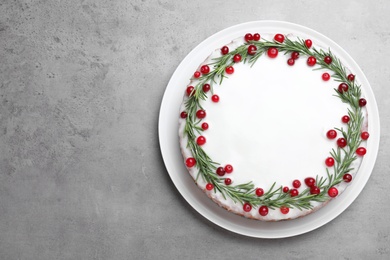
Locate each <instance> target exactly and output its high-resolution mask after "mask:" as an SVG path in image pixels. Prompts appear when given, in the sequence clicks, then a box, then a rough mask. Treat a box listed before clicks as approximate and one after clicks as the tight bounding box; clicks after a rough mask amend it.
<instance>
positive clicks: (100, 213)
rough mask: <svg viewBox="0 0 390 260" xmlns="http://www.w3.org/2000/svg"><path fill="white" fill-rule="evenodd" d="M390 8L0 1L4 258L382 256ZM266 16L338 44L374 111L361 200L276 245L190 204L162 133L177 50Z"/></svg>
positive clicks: (386, 253)
mask: <svg viewBox="0 0 390 260" xmlns="http://www.w3.org/2000/svg"><path fill="white" fill-rule="evenodd" d="M370 2H371V3H370ZM389 14H390V4H389V3H388V2H387V1H384V0H382V1H254V0H252V1H226V0H225V1H202V2H196V1H175V2H174V1H163V0H161V1H144V0H143V1H141V0H131V1H125V0H121V1H119V0H117V1H109V0H86V1H60V0H57V1H54V0H53V1H46V0H37V1H31V0H30V1H28V0H15V1H11V0H2V1H0V259H183V258H192V259H205V258H214V259H223V258H241V257H245V258H249V259H256V258H263V257H265V258H278V259H281V258H289V259H311V258H320V259H321V258H325V257H332V258H336V259H368V258H370V259H389V258H390V246H389V245H390V237H389V235H390V224H389V220H390V217H389V215H388V214H389V212H390V203H389V200H390V197H389V191H390V188H389V184H390V177H389V170H390V166H389V162H388V160H389V156H390V148H389V147H390V146H389V143H390V134H389V132H390V120H389V119H390V98H389V96H390V95H389V87H390V86H389V82H390V73H389V70H390V29H389V23H390V16H389ZM262 19H271V20H284V21H290V22H294V23H298V24H301V25H304V26H307V27H310V28H312V29H314V30H317V31H319V32H321V33H323V34H325V35H326V36H328V37H330V38H331V39H333V40H334V41H336V42H337V43H339V44H340V45H341V46H342V47H343V48H344V49H345V50H346V51H347V52H349V53H350V54H351V56H352V57H353V58H354V59H355V60H356V61H357V63H358V64H359V65H360V66H361V68H362V69H363V71H364V73H365V74H366V76H367V78H368V79H369V81H370V83H371V85H372V88H373V91H374V93H375V95H376V98H377V102H378V106H379V111H380V116H381V146H380V150H379V155H378V159H377V163H376V166H375V169H374V171H373V173H372V177H371V178H370V180H369V182H368V184H367V185H366V187H365V189H364V190H363V192H362V193H361V194H360V196H359V197H358V199H357V200H356V201H355V202H354V203H353V204H352V205H351V206H350V207H349V208H348V209H347V210H346V211H345V212H344V213H343V214H342V215H341V216H339V217H338V218H336V219H335V220H333V221H332V222H330V223H329V224H327V225H325V226H323V227H321V228H319V229H317V230H315V231H313V232H310V233H307V234H305V235H301V236H298V237H294V238H287V239H280V240H262V239H253V238H248V237H244V236H240V235H237V234H233V233H231V232H229V231H226V230H224V229H222V228H219V227H218V226H216V225H214V224H212V223H210V222H209V221H207V220H206V219H205V218H203V217H202V216H200V215H199V214H198V213H197V212H196V211H194V210H193V209H192V208H191V207H190V206H189V205H188V204H187V203H186V201H185V200H184V199H183V198H182V197H181V195H180V194H179V193H178V192H177V190H176V188H175V186H174V185H173V184H172V182H171V180H170V179H169V175H168V174H167V172H166V169H165V167H164V164H163V161H162V158H161V155H160V150H159V144H158V135H157V122H158V113H159V106H160V103H161V99H162V96H163V93H164V90H165V87H166V85H167V83H168V81H169V78H170V76H171V75H172V73H173V71H174V70H175V68H176V67H177V66H178V64H179V62H180V61H181V60H182V59H183V58H184V57H185V56H186V54H187V53H188V52H189V51H191V50H192V49H193V48H194V47H195V46H196V45H197V44H199V43H200V42H201V41H203V40H204V39H205V38H207V37H208V36H210V35H212V34H214V33H215V32H217V31H220V30H222V29H224V28H226V27H229V26H232V25H235V24H238V23H242V22H247V21H253V20H262ZM223 256H224V257H223Z"/></svg>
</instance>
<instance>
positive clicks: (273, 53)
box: [267, 47, 279, 58]
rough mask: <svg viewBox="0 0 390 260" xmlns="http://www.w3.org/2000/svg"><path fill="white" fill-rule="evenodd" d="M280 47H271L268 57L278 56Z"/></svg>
mask: <svg viewBox="0 0 390 260" xmlns="http://www.w3.org/2000/svg"><path fill="white" fill-rule="evenodd" d="M278 52H279V51H278V49H277V48H275V47H271V48H269V49H268V51H267V54H268V57H270V58H276V56H278Z"/></svg>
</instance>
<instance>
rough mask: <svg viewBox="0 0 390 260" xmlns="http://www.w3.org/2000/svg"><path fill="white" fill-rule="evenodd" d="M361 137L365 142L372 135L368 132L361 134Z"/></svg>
mask: <svg viewBox="0 0 390 260" xmlns="http://www.w3.org/2000/svg"><path fill="white" fill-rule="evenodd" d="M360 137H361V138H362V139H363V140H367V139H368V138H369V137H370V134H369V133H368V132H363V133H361V135H360Z"/></svg>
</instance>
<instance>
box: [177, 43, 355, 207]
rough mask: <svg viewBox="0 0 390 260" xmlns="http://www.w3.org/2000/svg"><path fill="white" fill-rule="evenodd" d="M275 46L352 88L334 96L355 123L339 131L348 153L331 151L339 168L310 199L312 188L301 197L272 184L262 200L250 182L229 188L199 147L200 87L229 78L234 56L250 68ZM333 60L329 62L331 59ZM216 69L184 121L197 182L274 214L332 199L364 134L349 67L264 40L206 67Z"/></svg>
mask: <svg viewBox="0 0 390 260" xmlns="http://www.w3.org/2000/svg"><path fill="white" fill-rule="evenodd" d="M249 45H254V46H256V48H257V50H256V52H255V53H254V54H253V55H249V54H248V46H249ZM271 47H275V48H277V49H278V51H279V52H284V54H289V53H292V52H294V51H296V52H298V53H299V54H300V55H305V56H308V57H310V56H313V57H315V58H316V61H317V64H318V65H319V66H320V68H319V69H327V70H330V71H332V72H333V75H332V77H333V78H334V79H335V80H336V81H339V82H343V83H346V84H347V85H348V91H346V92H342V93H341V92H339V91H338V90H337V89H335V92H336V94H335V96H337V97H339V98H340V99H341V101H342V102H344V103H347V104H348V105H349V108H348V115H349V117H350V118H351V120H350V121H349V122H348V124H347V129H346V130H345V129H343V128H341V129H339V128H335V129H336V130H337V131H339V132H340V133H341V134H342V135H343V137H344V138H345V139H346V140H347V146H346V147H345V148H339V147H338V148H337V149H336V150H335V149H332V151H331V152H330V155H331V157H333V158H334V160H335V164H334V166H333V168H334V171H333V173H332V174H330V173H329V171H328V169H326V170H327V178H324V177H321V178H318V177H317V179H316V184H315V185H316V186H317V187H318V188H319V189H320V193H319V194H311V193H310V188H306V189H305V190H303V191H302V192H300V193H299V194H298V195H297V196H291V195H290V193H285V192H283V191H282V186H276V183H274V184H273V185H272V186H271V188H269V190H268V191H266V192H265V193H264V195H263V196H260V197H258V196H257V195H256V194H255V191H256V188H255V187H254V184H253V183H252V182H248V183H245V184H239V185H235V186H233V185H229V186H228V185H225V184H224V179H225V178H221V177H220V176H218V175H217V174H216V169H217V167H218V166H219V164H218V163H217V162H214V161H212V159H211V158H210V157H209V156H208V155H207V154H206V152H205V151H204V150H203V149H202V148H201V147H200V146H199V145H197V143H196V133H198V134H201V132H202V131H203V129H202V128H201V127H199V126H198V124H199V122H200V121H201V120H200V119H197V118H196V112H197V111H198V110H199V109H203V108H202V106H201V103H200V102H201V100H206V99H207V95H206V93H205V92H204V91H203V89H202V86H203V85H204V84H206V83H208V84H210V86H211V87H212V86H213V84H214V83H216V82H217V80H219V83H222V80H223V79H224V78H226V77H227V76H226V75H225V69H226V68H227V67H228V66H233V65H234V61H233V57H234V55H236V54H239V55H240V56H241V61H242V62H244V63H249V64H250V65H251V66H252V65H253V64H254V63H255V62H256V61H257V60H258V59H259V58H260V57H261V56H262V55H263V54H264V52H266V51H267V50H268V49H269V48H271ZM325 57H330V58H331V62H330V63H329V62H328V63H327V62H325V61H324V59H325ZM328 59H329V58H328ZM208 65H209V66H210V67H213V69H210V72H209V73H207V74H203V75H202V76H201V77H199V78H198V83H197V84H196V86H195V87H194V90H193V91H192V93H191V94H190V95H189V97H188V100H186V103H185V107H186V112H187V114H188V116H187V118H186V124H185V128H184V134H185V135H186V136H187V137H188V148H189V149H190V150H191V152H192V155H193V157H194V159H195V160H196V167H197V168H198V169H199V172H198V175H197V177H196V181H197V180H198V178H199V177H202V178H203V180H204V181H205V182H207V183H211V184H213V186H214V192H216V191H219V192H220V193H221V194H222V195H223V197H224V198H225V199H226V197H230V198H231V199H232V200H233V201H234V202H236V203H237V202H239V203H241V204H244V203H249V204H250V205H252V206H253V207H259V206H262V205H264V206H267V207H269V208H270V209H274V208H280V207H282V206H284V207H289V208H297V209H300V210H302V209H311V208H312V207H313V206H312V204H311V202H314V201H316V202H324V201H326V200H328V199H329V196H328V194H327V191H328V190H329V188H331V187H333V186H335V185H337V184H339V183H340V182H341V181H342V180H343V175H344V174H345V173H347V172H349V171H351V170H352V169H353V168H351V164H352V162H353V161H355V160H356V155H355V151H356V149H357V148H358V147H359V145H360V143H361V137H360V133H361V132H360V131H361V127H362V123H363V115H362V111H361V107H360V106H359V98H360V96H361V90H360V86H359V85H357V84H355V82H354V81H350V80H348V76H347V72H346V69H345V67H344V66H343V65H342V64H341V62H340V60H339V59H338V58H337V57H335V55H333V53H332V52H331V51H330V50H329V51H327V52H326V51H324V50H322V49H320V50H317V49H315V48H314V47H313V48H308V47H307V46H306V45H305V42H304V40H302V39H298V40H290V39H289V38H287V37H286V38H285V40H284V41H283V42H282V43H280V42H277V41H268V40H264V39H262V40H261V41H249V42H245V43H244V44H242V45H241V46H239V47H237V48H236V49H235V50H233V51H231V52H229V53H227V54H225V55H222V56H221V57H218V58H215V59H214V62H212V63H210V64H208Z"/></svg>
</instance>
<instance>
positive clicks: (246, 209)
mask: <svg viewBox="0 0 390 260" xmlns="http://www.w3.org/2000/svg"><path fill="white" fill-rule="evenodd" d="M242 208H243V210H244V211H245V212H249V211H251V210H252V206H251V204H249V203H248V202H245V203H244V205H243V207H242Z"/></svg>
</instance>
